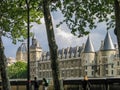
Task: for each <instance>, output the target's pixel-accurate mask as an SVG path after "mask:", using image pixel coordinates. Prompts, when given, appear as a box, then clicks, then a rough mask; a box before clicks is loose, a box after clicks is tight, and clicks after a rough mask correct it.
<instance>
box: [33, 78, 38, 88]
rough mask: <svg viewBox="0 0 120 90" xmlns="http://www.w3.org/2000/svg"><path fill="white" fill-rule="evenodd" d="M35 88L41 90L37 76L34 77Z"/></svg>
mask: <svg viewBox="0 0 120 90" xmlns="http://www.w3.org/2000/svg"><path fill="white" fill-rule="evenodd" d="M34 90H39V82H38V80H37V77H34Z"/></svg>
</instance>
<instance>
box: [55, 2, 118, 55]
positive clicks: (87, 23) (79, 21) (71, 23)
mask: <svg viewBox="0 0 120 90" xmlns="http://www.w3.org/2000/svg"><path fill="white" fill-rule="evenodd" d="M58 7H59V10H60V11H61V13H62V14H63V15H64V20H63V21H61V22H60V24H58V26H59V25H61V24H62V23H64V22H65V23H66V24H67V26H68V27H69V29H70V30H71V33H73V34H74V35H77V36H78V37H81V36H83V35H87V34H88V33H89V32H90V30H92V29H93V28H96V26H97V24H98V23H100V22H106V24H107V29H111V28H112V29H114V32H115V35H116V36H117V41H118V48H119V52H120V37H119V36H120V0H63V1H59V2H57V3H56V4H54V5H53V10H57V9H58ZM86 27H87V29H86ZM88 29H89V30H88ZM119 57H120V54H119Z"/></svg>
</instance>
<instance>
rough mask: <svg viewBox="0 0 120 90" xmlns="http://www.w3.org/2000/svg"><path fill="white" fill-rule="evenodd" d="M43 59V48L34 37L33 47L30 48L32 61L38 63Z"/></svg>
mask: <svg viewBox="0 0 120 90" xmlns="http://www.w3.org/2000/svg"><path fill="white" fill-rule="evenodd" d="M41 57H42V48H41V47H40V44H39V42H38V41H37V39H36V38H35V36H33V37H32V45H31V46H30V60H31V61H37V60H40V59H41Z"/></svg>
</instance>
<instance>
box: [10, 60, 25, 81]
mask: <svg viewBox="0 0 120 90" xmlns="http://www.w3.org/2000/svg"><path fill="white" fill-rule="evenodd" d="M8 76H9V78H10V79H16V78H27V63H25V62H20V61H18V62H16V63H14V64H12V65H10V66H8Z"/></svg>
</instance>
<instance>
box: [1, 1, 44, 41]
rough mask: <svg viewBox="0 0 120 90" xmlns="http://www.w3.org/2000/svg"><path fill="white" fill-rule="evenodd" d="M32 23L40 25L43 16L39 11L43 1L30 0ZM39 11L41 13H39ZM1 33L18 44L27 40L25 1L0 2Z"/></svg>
mask: <svg viewBox="0 0 120 90" xmlns="http://www.w3.org/2000/svg"><path fill="white" fill-rule="evenodd" d="M30 1H31V2H30V22H37V23H40V19H41V17H42V16H43V14H42V12H41V11H40V9H39V3H40V2H41V0H30ZM38 10H39V11H38ZM0 31H2V33H3V36H6V37H9V38H11V39H12V40H13V43H16V40H19V41H21V40H22V39H25V38H27V8H26V2H25V0H2V1H1V2H0Z"/></svg>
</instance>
